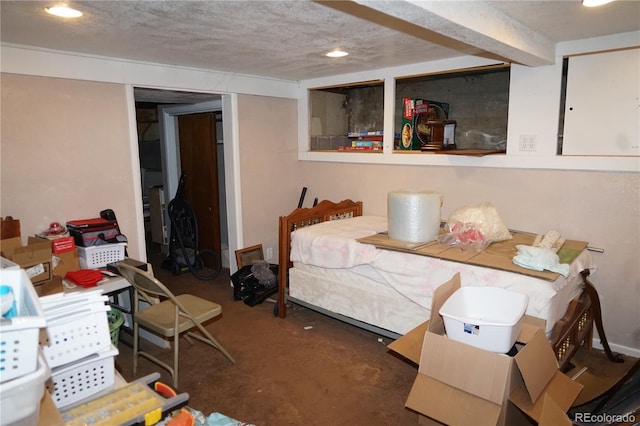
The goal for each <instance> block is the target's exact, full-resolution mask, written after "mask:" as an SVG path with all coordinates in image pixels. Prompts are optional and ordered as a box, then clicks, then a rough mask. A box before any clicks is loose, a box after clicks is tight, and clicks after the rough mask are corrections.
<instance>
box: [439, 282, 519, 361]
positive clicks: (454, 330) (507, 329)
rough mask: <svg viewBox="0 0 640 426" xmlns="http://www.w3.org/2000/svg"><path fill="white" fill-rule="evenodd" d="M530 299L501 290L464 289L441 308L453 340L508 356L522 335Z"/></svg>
mask: <svg viewBox="0 0 640 426" xmlns="http://www.w3.org/2000/svg"><path fill="white" fill-rule="evenodd" d="M528 302H529V298H528V297H527V296H526V295H524V294H520V293H515V292H513V291H509V290H505V289H502V288H498V287H461V288H459V289H458V290H456V292H455V293H453V294H452V295H451V296H450V297H449V299H447V301H446V302H445V303H444V305H442V307H441V308H440V315H442V317H443V319H444V327H445V330H446V332H447V336H448V337H449V338H450V339H453V340H457V341H459V342H462V343H466V344H468V345H472V346H476V347H478V348H481V349H485V350H487V351H491V352H497V353H507V352H509V351H510V350H511V348H512V347H513V344H514V343H515V341H516V338H517V337H518V333H520V326H521V324H522V317H523V316H524V313H525V311H526V310H527V304H528Z"/></svg>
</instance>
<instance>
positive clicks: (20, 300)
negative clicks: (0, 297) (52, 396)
mask: <svg viewBox="0 0 640 426" xmlns="http://www.w3.org/2000/svg"><path fill="white" fill-rule="evenodd" d="M0 283H2V285H6V286H10V287H11V289H12V291H13V295H14V297H15V303H16V308H17V316H15V317H13V318H10V319H3V321H2V322H0V347H1V348H2V351H3V356H2V357H0V382H1V383H4V382H6V381H7V380H12V379H15V378H17V377H20V376H22V375H24V374H29V373H33V372H34V371H36V369H37V368H38V336H39V334H40V329H41V328H43V327H45V326H46V318H45V316H44V311H43V310H42V306H41V305H40V299H38V295H37V294H36V290H35V289H34V287H33V284H32V283H31V280H29V277H28V276H27V273H26V272H25V271H24V270H22V269H1V270H0Z"/></svg>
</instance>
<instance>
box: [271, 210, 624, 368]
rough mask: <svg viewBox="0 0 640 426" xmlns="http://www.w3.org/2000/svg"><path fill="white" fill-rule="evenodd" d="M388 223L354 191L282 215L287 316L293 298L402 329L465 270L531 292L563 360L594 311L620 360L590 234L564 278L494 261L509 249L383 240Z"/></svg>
mask: <svg viewBox="0 0 640 426" xmlns="http://www.w3.org/2000/svg"><path fill="white" fill-rule="evenodd" d="M386 226H387V221H386V218H384V217H377V216H363V215H362V202H354V201H351V200H344V201H341V202H339V203H334V202H331V201H328V200H325V201H322V202H321V203H319V204H318V205H316V206H314V207H313V208H298V209H296V210H294V211H293V212H292V213H291V214H289V215H287V216H283V217H280V223H279V246H280V247H279V249H280V250H279V293H278V305H277V306H278V315H279V316H280V317H281V318H285V317H286V311H287V304H291V303H294V304H298V305H302V306H305V307H307V308H310V309H314V310H316V311H319V312H321V313H324V314H326V315H329V316H332V317H334V318H337V319H340V320H342V321H345V322H348V323H350V324H353V325H356V326H358V327H362V328H365V329H367V330H370V331H372V332H375V333H378V334H379V335H382V336H386V337H389V338H397V337H399V336H401V335H403V334H405V333H406V332H408V331H410V330H411V329H413V328H415V327H416V326H418V325H419V324H421V323H423V322H424V321H426V320H428V319H429V316H430V314H431V313H430V306H431V295H432V293H433V290H434V289H435V288H436V287H437V286H438V285H439V284H441V283H443V282H446V281H448V280H449V279H450V278H451V277H452V276H453V274H454V273H456V272H460V275H461V279H462V285H463V286H464V285H492V286H499V287H502V288H506V289H509V290H512V291H517V292H520V293H524V294H526V295H527V296H528V297H529V305H528V308H527V314H528V315H531V316H534V317H537V318H542V319H544V320H545V321H546V324H547V325H546V332H547V336H548V337H549V339H550V341H551V342H552V345H553V347H554V349H555V352H556V356H557V358H558V360H559V362H560V364H561V366H564V365H566V364H567V363H568V361H569V359H570V358H571V356H572V355H573V353H575V351H576V350H577V348H578V347H579V346H580V344H581V343H582V342H584V343H585V345H587V346H589V345H590V343H591V339H592V335H593V323H594V320H595V324H596V327H597V329H598V335H599V336H600V341H601V343H602V344H603V347H604V348H605V351H607V355H609V358H610V359H612V360H614V361H617V362H620V361H621V357H619V356H615V355H614V354H612V353H611V351H610V349H609V346H608V344H607V341H606V337H605V335H604V330H603V329H602V323H601V319H600V310H599V300H598V297H597V292H596V291H595V288H594V287H593V286H592V285H591V283H590V282H589V280H588V278H587V277H588V276H589V274H590V273H591V272H592V271H593V270H594V269H595V265H594V264H593V260H592V258H591V255H590V253H589V251H588V250H586V243H584V244H583V245H581V246H576V247H579V248H580V250H578V251H577V254H576V255H575V256H574V257H573V258H572V261H571V263H570V265H571V268H570V273H569V274H568V276H566V277H565V276H562V275H560V274H552V273H549V272H547V271H544V272H536V271H529V270H524V268H519V267H517V266H515V265H512V262H504V263H503V266H500V267H495V266H494V267H487V266H486V264H485V263H486V262H487V259H486V258H483V256H485V257H486V256H489V257H491V256H493V255H503V257H504V253H500V250H499V249H492V250H494V251H493V252H491V251H490V250H487V253H484V252H483V253H481V254H482V255H478V256H476V255H475V254H469V252H467V253H463V251H461V250H459V252H456V251H455V250H454V251H450V252H449V253H453V255H452V254H449V255H444V254H442V253H443V252H437V251H436V252H434V251H433V250H435V246H433V245H431V246H428V247H425V248H417V247H414V246H406V245H402V244H395V243H394V242H390V241H386V240H384V238H385V231H386ZM514 238H515V237H514ZM517 238H520V239H524V240H522V241H526V239H527V238H533V237H532V236H531V235H530V234H528V235H524V234H523V235H518V236H517ZM515 243H516V242H513V243H512V244H511V246H510V247H509V248H507V249H506V250H510V249H511V248H512V247H514V244H515ZM492 247H493V246H492ZM496 250H497V251H496ZM504 250H505V249H503V251H504ZM494 257H495V256H494ZM490 260H491V259H490ZM489 263H491V262H489ZM507 263H508V264H507ZM514 268H515V269H514ZM517 268H519V269H522V271H520V270H518V269H517ZM589 347H590V346H589Z"/></svg>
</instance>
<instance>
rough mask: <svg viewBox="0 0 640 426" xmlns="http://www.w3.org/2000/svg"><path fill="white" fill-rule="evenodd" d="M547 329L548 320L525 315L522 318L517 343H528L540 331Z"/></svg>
mask: <svg viewBox="0 0 640 426" xmlns="http://www.w3.org/2000/svg"><path fill="white" fill-rule="evenodd" d="M546 328H547V321H546V320H543V319H542V318H536V317H532V316H529V315H525V316H524V317H522V325H521V327H520V333H518V339H517V340H516V341H517V342H519V343H528V342H529V341H530V340H531V339H532V338H533V336H534V335H535V334H536V333H537V332H538V331H540V330H546Z"/></svg>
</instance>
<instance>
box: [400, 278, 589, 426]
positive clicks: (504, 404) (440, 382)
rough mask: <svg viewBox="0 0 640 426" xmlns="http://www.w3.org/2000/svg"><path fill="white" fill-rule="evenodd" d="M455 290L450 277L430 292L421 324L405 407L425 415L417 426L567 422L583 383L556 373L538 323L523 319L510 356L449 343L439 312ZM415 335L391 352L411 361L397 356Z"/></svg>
mask: <svg viewBox="0 0 640 426" xmlns="http://www.w3.org/2000/svg"><path fill="white" fill-rule="evenodd" d="M458 288H460V275H459V274H456V275H455V276H454V277H453V278H452V279H451V280H450V281H448V282H446V283H444V284H443V285H441V286H440V287H438V289H437V290H436V292H435V293H434V297H433V305H432V308H431V318H430V320H429V322H428V323H426V324H423V325H422V326H421V327H422V329H424V328H425V327H426V332H424V336H423V343H422V349H421V353H420V359H419V361H418V365H419V367H418V374H417V376H416V380H415V382H414V384H413V387H412V389H411V392H410V393H409V396H408V398H407V402H406V407H407V408H410V409H411V410H413V411H416V412H418V413H419V414H420V415H423V416H424V418H421V419H420V420H421V424H433V422H434V421H435V422H439V423H442V424H474V425H521V424H527V423H531V421H535V422H538V423H540V424H543V423H544V422H545V421H546V420H545V419H549V418H553V419H557V418H560V419H562V421H566V422H567V424H571V422H570V421H569V419H568V418H567V416H566V412H567V411H568V409H569V408H570V407H571V404H572V403H573V401H574V400H575V398H576V397H577V396H578V394H579V393H580V391H581V390H582V385H580V384H579V383H577V382H574V381H572V380H571V379H570V378H568V377H567V376H565V375H564V374H562V373H561V372H559V371H558V362H557V360H556V358H555V355H554V353H553V349H552V348H551V345H550V343H549V341H548V340H547V337H546V335H545V333H544V321H542V320H540V319H537V318H532V317H528V316H525V321H524V323H523V325H522V330H521V332H520V335H519V337H518V342H521V344H522V346H521V347H520V348H519V350H518V354H517V355H516V356H514V357H509V356H506V355H503V354H497V353H493V352H489V351H486V350H483V349H480V348H477V347H474V346H470V345H466V344H464V343H461V342H457V341H454V340H451V339H449V338H447V336H446V335H445V329H444V323H443V321H442V318H441V317H440V315H439V314H438V312H439V310H440V307H441V306H442V304H443V303H444V302H445V301H446V299H447V298H448V297H449V296H450V295H451V294H453V292H455V290H457V289H458ZM421 333H422V332H421V331H420V327H418V330H417V331H416V333H408V336H409V337H408V339H407V340H405V338H404V337H402V338H400V339H398V341H396V343H395V344H394V345H393V347H390V349H393V350H396V352H398V353H400V354H401V355H403V356H412V357H414V358H415V351H414V354H413V355H411V353H410V352H409V353H406V355H405V353H403V352H399V351H405V350H407V349H410V348H412V347H415V341H416V338H419V336H420V334H421ZM403 340H405V341H403ZM412 342H413V344H412ZM556 424H562V423H556Z"/></svg>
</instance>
